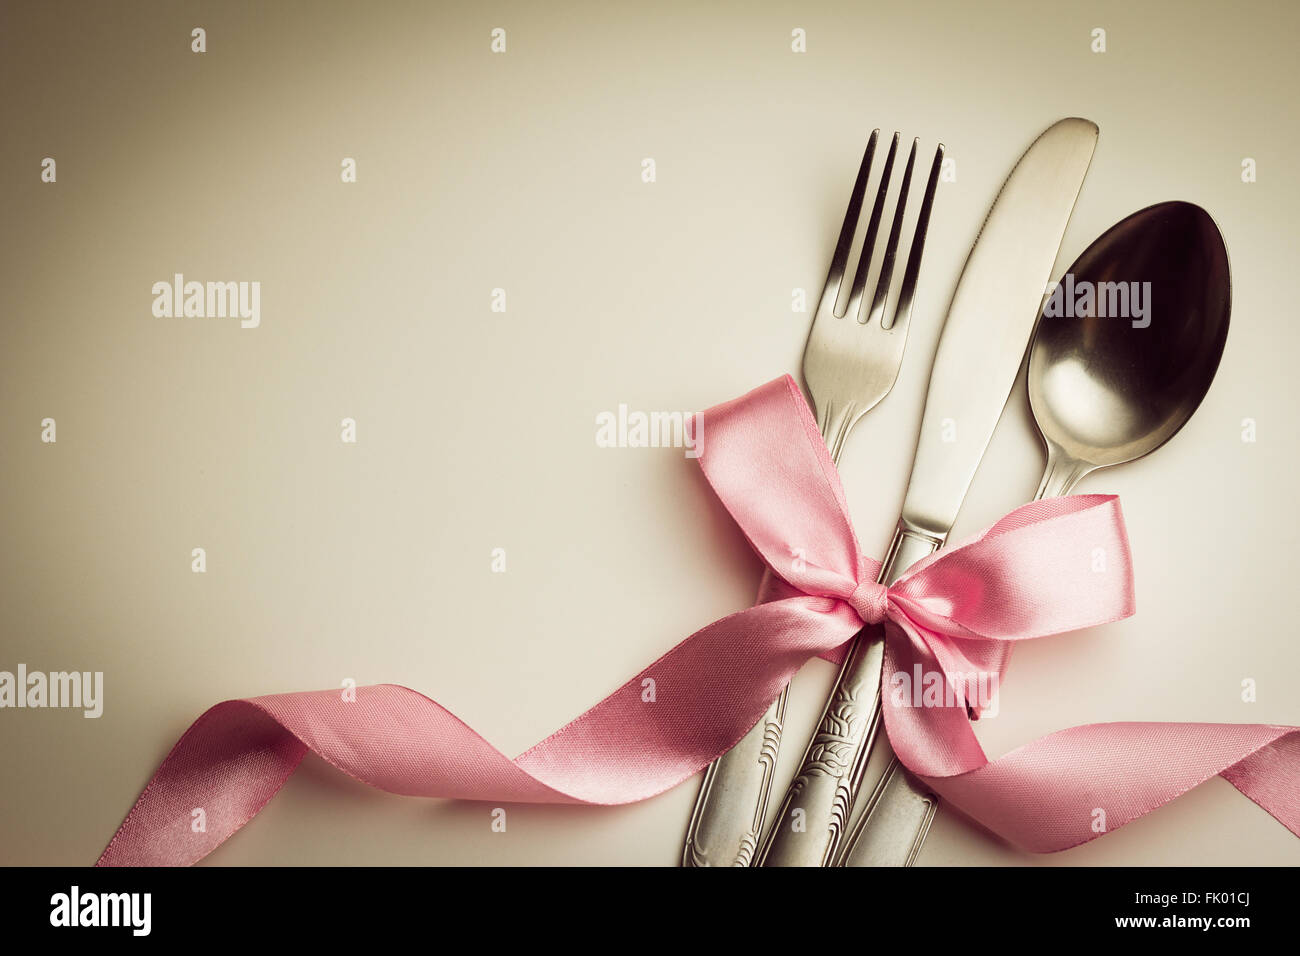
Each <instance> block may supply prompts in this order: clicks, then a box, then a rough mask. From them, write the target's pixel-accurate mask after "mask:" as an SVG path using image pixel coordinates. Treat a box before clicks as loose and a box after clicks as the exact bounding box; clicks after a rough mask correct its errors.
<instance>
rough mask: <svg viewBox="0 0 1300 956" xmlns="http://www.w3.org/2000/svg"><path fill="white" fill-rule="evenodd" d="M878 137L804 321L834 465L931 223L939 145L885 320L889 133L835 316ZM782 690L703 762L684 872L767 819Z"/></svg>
mask: <svg viewBox="0 0 1300 956" xmlns="http://www.w3.org/2000/svg"><path fill="white" fill-rule="evenodd" d="M879 137H880V130H878V129H877V130H874V131H872V133H871V137H870V139H868V140H867V148H866V152H865V153H864V154H863V156H862V163H861V165H860V166H859V167H858V175H857V179H855V180H854V183H853V192H852V193H851V194H850V196H849V208H848V212H846V213H845V215H844V224H843V225H842V226H841V227H840V235H839V240H838V241H837V242H836V244H835V253H834V255H833V256H832V257H831V267H830V271H829V272H828V273H827V276H826V285H825V287H824V288H823V289H822V295H821V299H820V301H819V302H818V305H817V312H816V314H815V315H814V316H813V324H812V330H811V331H810V332H809V334H808V343H807V345H805V346H804V352H803V378H804V384H805V385H806V387H807V390H808V393H809V396H810V397H811V399H812V406H813V410H814V411H815V413H816V415H817V426H818V428H819V429H820V430H821V435H822V440H823V441H825V442H826V448H827V450H828V451H829V452H830V455H831V460H832V461H834V462H836V463H837V464H838V462H839V458H840V452H841V451H842V450H843V448H844V441H845V439H846V438H848V435H849V432H850V431H852V430H853V426H854V425H856V424H857V423H858V421H859V420H860V419H861V418H862V416H863V415H865V414H866V413H867V412H869V411H870V410H871V409H872V408H874V407H875V405H876V404H877V403H878V402H879V401H880V400H881V399H882V398H884V397H885V396H886V395H888V394H889V391H890V389H892V388H893V387H894V382H895V381H896V380H897V378H898V369H899V366H900V365H902V362H903V348H904V345H905V344H906V342H907V326H908V320H909V319H910V318H911V315H912V304H913V301H914V300H915V296H916V281H917V275H918V273H919V272H920V268H921V253H922V250H923V248H924V246H925V232H926V228H927V227H928V225H929V222H930V210H931V207H932V206H933V204H934V191H935V186H936V184H937V183H938V181H939V170H940V167H941V166H942V164H943V151H944V150H943V144H940V145H939V147H938V149H936V151H935V154H934V162H933V164H932V165H931V167H930V175H929V179H928V180H927V182H926V186H925V194H924V196H923V198H922V200H921V207H920V210H919V212H918V214H917V219H916V226H915V230H914V232H913V235H912V242H911V247H910V249H909V251H908V254H907V264H906V266H905V267H904V269H903V279H902V283H901V286H900V288H899V293H898V299H897V302H896V303H895V304H894V310H893V314H892V316H890V317H888V319H887V316H886V311H887V306H888V300H889V287H890V284H891V282H892V280H893V275H894V262H895V259H896V257H897V252H898V244H899V240H900V238H901V236H902V231H903V220H904V216H905V213H906V210H907V198H908V191H909V188H910V186H911V183H912V168H913V166H914V165H915V162H916V151H917V146H918V145H919V143H920V141H919V140H913V141H912V149H911V152H910V153H909V155H908V158H907V166H906V168H905V169H904V171H903V180H902V183H901V184H900V186H899V190H898V198H897V200H896V202H895V206H894V216H893V223H892V225H891V226H890V229H889V236H888V238H887V240H886V242H885V248H884V252H883V255H882V257H881V261H880V268H879V272H878V278H877V280H876V284H875V287H874V289H873V291H872V295H871V299H870V303H869V304H868V301H867V298H866V286H867V279H868V276H869V273H870V270H871V263H872V259H873V258H874V253H875V247H876V238H877V234H878V233H879V230H880V224H881V219H882V216H883V214H884V209H885V200H886V198H887V196H888V193H889V184H890V178H891V174H892V172H893V168H894V160H895V157H896V154H897V152H898V140H899V135H898V133H895V134H894V138H893V140H892V141H891V142H890V145H889V154H888V156H886V158H885V163H884V166H883V168H882V171H881V174H880V184H879V187H878V188H877V190H876V198H875V201H874V203H873V204H872V207H871V215H870V218H869V219H868V221H867V231H866V235H865V237H864V238H863V241H862V252H861V254H860V256H859V259H858V264H857V268H856V270H855V271H854V274H853V280H852V284H851V286H850V287H849V297H848V301H847V303H846V304H845V307H844V309H843V310H840V309H837V305H838V304H839V300H840V298H841V293H842V292H843V291H844V290H843V286H844V277H845V276H846V275H847V273H848V265H849V254H850V252H851V250H852V246H853V238H854V236H855V235H856V233H857V228H858V218H859V214H860V213H861V211H862V201H863V198H864V197H865V195H866V192H867V180H868V179H869V177H870V174H871V166H872V161H873V158H874V156H875V152H876V143H877V141H878V139H879ZM886 323H888V324H886ZM771 574H772V572H771V570H770V569H768V570H767V571H766V572H764V575H763V581H762V583H761V584H760V586H759V602H760V603H761V602H762V601H763V599H764V594H765V593H767V592H768V589H769V585H770V584H771ZM789 693H790V688H789V687H788V686H787V687H786V688H785V689H784V690H782V691H781V695H780V696H779V697H777V699H776V700H774V701H773V702H772V705H771V706H770V707H769V708H768V709H767V712H766V713H765V714H764V715H763V717H762V718H761V719H760V720H759V721H758V723H757V724H755V725H754V726H753V728H751V729H750V731H749V733H747V734H746V735H745V736H744V737H743V738H741V740H740V742H739V743H737V744H736V745H735V746H734V747H733V748H732V749H731V750H729V751H727V753H725V754H723V755H722V756H721V757H719V758H718V759H717V760H715V761H714V762H713V763H712V764H710V765H709V768H708V770H707V771H706V772H705V775H704V782H703V784H702V785H701V787H700V794H699V796H698V797H697V798H696V801H695V811H694V812H693V813H692V815H691V822H690V826H689V827H688V828H687V831H686V845H685V848H684V849H683V851H682V865H683V866H748V865H750V863H751V862H752V861H753V858H754V853H755V851H756V850H757V849H758V844H759V837H760V836H761V835H762V829H763V822H764V819H765V818H766V816H767V805H768V797H769V795H770V793H771V790H772V775H773V772H774V771H775V769H776V755H777V751H778V749H779V748H780V746H781V726H782V723H783V721H784V720H785V706H786V699H787V698H788V696H789Z"/></svg>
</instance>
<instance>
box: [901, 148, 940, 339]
mask: <svg viewBox="0 0 1300 956" xmlns="http://www.w3.org/2000/svg"><path fill="white" fill-rule="evenodd" d="M942 166H943V143H940V144H939V148H938V149H936V150H935V151H934V162H933V163H932V164H931V165H930V178H929V179H928V180H927V181H926V184H925V198H924V199H922V200H921V212H920V214H919V215H918V216H917V218H916V232H915V233H914V234H913V235H912V248H911V249H910V250H908V253H907V265H906V266H905V267H904V269H903V284H902V286H901V287H900V288H899V290H898V308H897V309H895V310H894V318H893V320H892V321H891V322H890V323H889V328H891V329H894V328H901V329H902V330H903V331H906V330H907V320H908V319H910V318H911V317H912V301H913V299H914V298H915V297H916V277H917V274H918V273H919V272H920V271H921V253H922V251H923V250H924V249H925V231H926V229H927V228H929V225H930V209H931V207H932V206H933V205H934V187H935V186H936V185H938V182H939V170H940V168H941V167H942Z"/></svg>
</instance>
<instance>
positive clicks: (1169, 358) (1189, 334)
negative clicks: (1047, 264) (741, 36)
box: [1029, 202, 1232, 500]
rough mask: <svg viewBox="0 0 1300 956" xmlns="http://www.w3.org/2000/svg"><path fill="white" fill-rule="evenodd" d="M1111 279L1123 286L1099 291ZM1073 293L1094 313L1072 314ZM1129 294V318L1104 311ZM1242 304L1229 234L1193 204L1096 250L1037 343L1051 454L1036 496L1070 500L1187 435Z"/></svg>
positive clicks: (1105, 238) (1041, 412) (1039, 396)
mask: <svg viewBox="0 0 1300 956" xmlns="http://www.w3.org/2000/svg"><path fill="white" fill-rule="evenodd" d="M1084 283H1087V284H1086V285H1085V284H1084ZM1103 283H1111V284H1112V285H1109V286H1106V287H1105V291H1104V293H1103V294H1098V293H1097V291H1096V290H1097V289H1098V288H1099V287H1102V284H1103ZM1115 284H1122V285H1125V286H1127V287H1128V294H1127V296H1125V295H1124V294H1123V293H1122V292H1120V291H1118V287H1117V286H1116V285H1115ZM1071 290H1073V291H1074V292H1075V296H1074V299H1075V305H1076V306H1077V305H1079V304H1080V303H1081V304H1082V305H1083V306H1084V308H1083V309H1079V308H1074V309H1069V305H1070V303H1069V302H1068V298H1069V296H1067V295H1066V294H1065V293H1067V292H1069V291H1071ZM1134 293H1136V296H1135V295H1134ZM1090 294H1091V303H1089V302H1087V301H1086V300H1087V299H1088V298H1089V296H1090ZM1126 297H1127V299H1128V309H1127V310H1126V311H1127V312H1128V314H1127V315H1118V316H1116V315H1109V314H1108V315H1102V314H1100V313H1102V312H1107V313H1112V312H1114V311H1117V310H1115V309H1113V308H1110V307H1111V306H1114V305H1119V306H1121V307H1122V306H1123V305H1124V302H1123V300H1124V299H1125V298H1126ZM1231 298H1232V292H1231V283H1230V281H1229V276H1228V250H1227V249H1226V248H1225V247H1224V244H1223V237H1222V236H1221V235H1220V234H1219V229H1218V227H1217V226H1215V224H1214V220H1213V219H1211V218H1210V216H1209V213H1207V212H1206V211H1205V210H1204V209H1202V208H1201V207H1200V206H1194V205H1192V204H1191V203H1186V202H1163V203H1158V204H1157V205H1154V206H1148V207H1147V208H1146V209H1142V210H1139V211H1138V212H1135V213H1133V215H1131V216H1129V217H1128V218H1126V219H1124V220H1122V221H1121V222H1119V223H1116V224H1115V225H1114V226H1112V227H1111V228H1110V229H1108V230H1106V232H1105V233H1103V234H1102V235H1101V237H1100V238H1098V239H1097V240H1096V241H1095V242H1093V244H1092V245H1090V246H1089V247H1088V248H1087V249H1086V250H1084V253H1083V255H1081V256H1080V257H1079V258H1078V259H1077V260H1076V261H1075V263H1074V265H1073V266H1071V267H1070V270H1069V272H1068V273H1067V274H1066V280H1065V282H1063V283H1062V284H1061V285H1060V286H1058V289H1057V292H1054V293H1053V296H1052V297H1051V298H1049V299H1048V302H1047V305H1046V306H1045V307H1044V311H1043V316H1042V318H1040V319H1039V322H1038V327H1037V329H1035V331H1034V337H1033V341H1032V343H1031V345H1030V351H1029V407H1030V408H1031V409H1032V410H1033V414H1034V421H1035V423H1036V424H1037V425H1038V431H1039V433H1040V434H1041V435H1042V438H1043V443H1044V444H1045V445H1046V446H1047V469H1046V471H1045V472H1044V473H1043V481H1042V484H1041V485H1040V486H1039V489H1038V494H1037V495H1036V496H1035V500H1038V499H1039V498H1054V497H1057V496H1059V495H1067V494H1069V493H1070V490H1071V489H1072V488H1073V487H1074V486H1075V485H1076V484H1077V483H1078V481H1079V479H1080V478H1082V477H1083V476H1084V475H1086V474H1088V473H1089V472H1091V471H1095V470H1096V469H1098V468H1108V467H1110V466H1112V465H1122V464H1124V463H1125V462H1129V461H1134V460H1136V459H1138V458H1141V457H1142V456H1144V455H1149V454H1150V453H1151V452H1153V451H1155V450H1156V449H1157V448H1159V447H1160V446H1161V445H1163V444H1164V443H1165V442H1167V441H1168V440H1169V439H1170V438H1172V437H1173V436H1174V435H1175V434H1177V432H1178V430H1179V429H1180V428H1182V427H1183V425H1185V424H1186V423H1187V420H1188V419H1189V418H1191V417H1192V413H1193V412H1194V411H1196V409H1197V406H1199V405H1200V404H1201V399H1203V398H1204V397H1205V393H1206V391H1207V390H1208V389H1209V387H1210V382H1211V381H1213V380H1214V373H1215V371H1216V370H1217V369H1218V367H1219V357H1220V356H1221V355H1222V354H1223V344H1224V342H1225V341H1226V340H1227V337H1228V313H1229V311H1230V310H1231ZM1054 300H1055V302H1054ZM1081 300H1082V302H1081ZM1135 303H1136V304H1137V306H1138V307H1137V308H1135ZM1054 306H1055V307H1054ZM1067 310H1068V312H1067ZM1118 311H1124V310H1123V309H1120V310H1118ZM1049 312H1055V313H1058V314H1056V315H1049ZM1062 312H1067V314H1064V315H1062V314H1059V313H1062ZM1139 312H1144V313H1145V314H1142V315H1139V314H1138V313H1139ZM1071 313H1072V314H1071Z"/></svg>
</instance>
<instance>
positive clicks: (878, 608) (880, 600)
mask: <svg viewBox="0 0 1300 956" xmlns="http://www.w3.org/2000/svg"><path fill="white" fill-rule="evenodd" d="M849 606H850V607H852V608H853V610H854V611H856V612H857V615H858V617H860V618H862V623H864V624H880V623H882V622H883V621H884V620H885V616H886V614H887V612H888V611H889V588H887V587H885V586H884V585H883V584H880V583H879V582H877V581H873V580H871V578H863V579H862V580H861V581H859V582H858V586H857V587H856V588H854V589H853V593H852V594H850V595H849Z"/></svg>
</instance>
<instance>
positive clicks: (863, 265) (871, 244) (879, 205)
mask: <svg viewBox="0 0 1300 956" xmlns="http://www.w3.org/2000/svg"><path fill="white" fill-rule="evenodd" d="M897 152H898V134H897V133H895V134H894V138H893V140H891V141H890V144H889V155H888V156H887V157H885V165H884V167H883V168H882V169H881V171H880V188H879V189H877V190H876V201H875V202H874V203H873V204H872V206H871V219H870V221H869V222H868V223H867V235H866V238H864V239H863V240H862V254H861V256H860V257H859V258H858V271H857V273H856V274H855V275H854V276H853V294H852V296H851V297H850V298H849V307H848V309H847V311H846V312H845V315H853V316H855V317H856V318H857V320H858V321H859V322H863V323H865V322H866V321H867V320H866V319H864V318H863V317H862V294H863V292H864V291H865V290H866V287H867V272H868V271H870V269H871V256H872V253H873V252H875V249H876V232H877V231H878V230H879V229H880V213H881V211H882V210H883V209H884V208H885V194H886V193H888V192H889V178H890V173H892V172H893V170H894V155H895V154H896V153H897Z"/></svg>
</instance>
